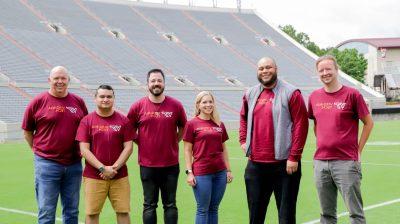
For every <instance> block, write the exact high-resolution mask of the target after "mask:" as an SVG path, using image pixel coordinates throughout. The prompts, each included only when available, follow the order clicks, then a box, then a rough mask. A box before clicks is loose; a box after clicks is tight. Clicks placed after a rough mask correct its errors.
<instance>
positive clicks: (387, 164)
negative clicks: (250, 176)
mask: <svg viewBox="0 0 400 224" xmlns="http://www.w3.org/2000/svg"><path fill="white" fill-rule="evenodd" d="M229 159H232V160H243V161H245V160H248V158H246V157H243V158H238V157H230V158H229ZM301 162H302V163H313V161H310V160H301ZM361 165H371V166H394V167H400V164H396V163H369V162H361Z"/></svg>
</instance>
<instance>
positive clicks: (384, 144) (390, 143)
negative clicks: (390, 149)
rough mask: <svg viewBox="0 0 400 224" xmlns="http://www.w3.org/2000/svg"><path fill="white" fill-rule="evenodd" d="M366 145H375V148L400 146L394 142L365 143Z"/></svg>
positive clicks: (399, 143)
mask: <svg viewBox="0 0 400 224" xmlns="http://www.w3.org/2000/svg"><path fill="white" fill-rule="evenodd" d="M366 145H377V146H388V145H400V142H395V141H376V142H367V144H366Z"/></svg>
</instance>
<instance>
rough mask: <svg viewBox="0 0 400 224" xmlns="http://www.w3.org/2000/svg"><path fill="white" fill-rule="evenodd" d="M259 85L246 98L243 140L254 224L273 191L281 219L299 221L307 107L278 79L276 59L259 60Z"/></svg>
mask: <svg viewBox="0 0 400 224" xmlns="http://www.w3.org/2000/svg"><path fill="white" fill-rule="evenodd" d="M257 66H258V71H257V78H258V81H259V82H260V84H258V85H256V86H254V87H251V88H250V89H249V90H247V92H246V93H245V95H244V96H243V106H242V110H241V112H240V129H239V141H240V144H241V148H242V149H243V151H244V153H246V156H248V157H249V160H248V164H247V167H246V170H245V175H244V178H245V183H246V192H247V202H248V207H249V218H250V223H251V224H261V223H264V220H265V215H266V212H267V207H268V203H269V199H270V197H271V195H272V193H274V195H275V199H276V205H277V209H278V213H279V223H281V224H282V223H296V202H297V194H298V191H299V185H300V178H301V164H300V159H301V154H302V151H303V147H304V144H305V141H306V138H307V132H308V118H307V109H306V106H305V103H304V100H303V97H302V95H301V93H300V91H299V90H298V89H297V88H296V87H294V86H292V85H290V84H288V83H286V82H284V81H282V80H280V79H278V78H277V71H278V69H277V66H276V63H275V61H274V60H273V59H272V58H268V57H264V58H261V59H260V60H259V61H258V64H257Z"/></svg>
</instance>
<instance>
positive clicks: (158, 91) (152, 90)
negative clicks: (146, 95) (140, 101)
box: [149, 86, 164, 96]
mask: <svg viewBox="0 0 400 224" xmlns="http://www.w3.org/2000/svg"><path fill="white" fill-rule="evenodd" d="M149 91H150V93H151V94H152V95H153V96H159V95H161V94H162V93H163V92H164V88H162V87H161V86H153V87H150V88H149Z"/></svg>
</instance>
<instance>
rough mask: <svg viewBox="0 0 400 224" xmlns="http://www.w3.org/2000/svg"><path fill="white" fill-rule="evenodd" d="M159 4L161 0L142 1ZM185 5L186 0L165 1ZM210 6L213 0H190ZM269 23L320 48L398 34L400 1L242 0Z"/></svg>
mask: <svg viewBox="0 0 400 224" xmlns="http://www.w3.org/2000/svg"><path fill="white" fill-rule="evenodd" d="M141 1H145V2H158V3H162V2H164V0H141ZM167 1H168V3H169V4H183V5H187V4H188V2H189V0H167ZM192 1H193V4H194V5H198V6H212V3H213V0H192ZM216 1H217V3H218V6H219V7H224V6H225V7H235V6H236V0H216ZM242 6H243V7H244V8H255V9H256V10H257V11H258V12H260V13H261V14H262V15H263V17H264V18H265V19H266V20H268V21H269V23H270V24H271V25H274V26H278V25H286V24H291V25H293V26H294V27H295V28H296V30H298V31H302V32H305V33H307V34H308V35H309V36H310V38H311V40H312V41H314V42H315V43H317V44H318V45H319V46H320V47H328V46H336V45H337V44H339V43H340V42H342V41H345V40H348V39H354V38H370V37H400V0H331V1H328V0H275V1H270V0H242Z"/></svg>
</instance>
